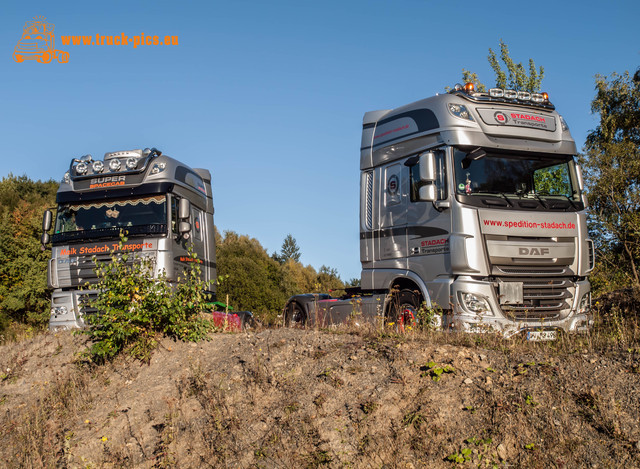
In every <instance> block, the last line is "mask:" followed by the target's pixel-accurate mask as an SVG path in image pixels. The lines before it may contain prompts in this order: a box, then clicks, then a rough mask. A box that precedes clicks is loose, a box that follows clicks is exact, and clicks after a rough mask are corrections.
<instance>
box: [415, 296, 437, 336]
mask: <svg viewBox="0 0 640 469" xmlns="http://www.w3.org/2000/svg"><path fill="white" fill-rule="evenodd" d="M443 314H444V312H443V310H442V308H441V307H440V306H439V305H438V304H436V303H433V304H432V305H431V306H427V303H426V302H424V301H423V302H422V304H421V305H420V308H418V311H416V319H417V323H418V328H419V329H421V330H424V331H433V330H437V329H438V328H439V327H440V326H441V325H442V315H443Z"/></svg>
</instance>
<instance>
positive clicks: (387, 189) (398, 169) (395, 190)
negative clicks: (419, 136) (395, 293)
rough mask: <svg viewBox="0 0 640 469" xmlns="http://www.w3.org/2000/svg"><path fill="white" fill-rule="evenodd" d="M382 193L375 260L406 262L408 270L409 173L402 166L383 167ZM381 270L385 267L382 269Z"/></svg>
mask: <svg viewBox="0 0 640 469" xmlns="http://www.w3.org/2000/svg"><path fill="white" fill-rule="evenodd" d="M379 171H380V177H379V178H378V181H379V185H380V190H379V191H377V195H378V207H379V208H380V210H379V212H378V217H374V222H375V221H377V222H378V223H377V224H378V226H377V227H376V228H377V230H375V229H374V230H375V231H374V232H375V239H376V241H377V242H375V243H374V244H375V245H377V246H376V249H375V260H376V261H381V260H387V259H403V258H404V259H403V260H402V261H401V263H403V264H405V266H401V265H397V264H396V265H394V266H393V267H395V268H404V267H406V262H405V260H406V257H407V203H408V198H409V169H408V168H407V167H406V166H404V165H403V164H401V163H394V164H391V165H388V166H383V167H381V168H380V169H379ZM381 267H382V266H381Z"/></svg>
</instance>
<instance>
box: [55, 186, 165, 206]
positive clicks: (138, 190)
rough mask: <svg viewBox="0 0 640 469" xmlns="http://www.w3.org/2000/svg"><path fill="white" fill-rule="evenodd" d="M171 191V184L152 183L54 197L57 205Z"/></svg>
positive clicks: (68, 193) (60, 194)
mask: <svg viewBox="0 0 640 469" xmlns="http://www.w3.org/2000/svg"><path fill="white" fill-rule="evenodd" d="M172 190H173V183H172V182H153V183H148V184H141V185H139V186H136V187H128V188H122V189H106V190H94V191H91V192H72V191H69V192H58V194H57V195H56V202H57V203H59V204H64V203H69V202H89V201H92V200H100V199H115V198H121V197H130V196H132V195H148V194H166V193H168V192H171V191H172Z"/></svg>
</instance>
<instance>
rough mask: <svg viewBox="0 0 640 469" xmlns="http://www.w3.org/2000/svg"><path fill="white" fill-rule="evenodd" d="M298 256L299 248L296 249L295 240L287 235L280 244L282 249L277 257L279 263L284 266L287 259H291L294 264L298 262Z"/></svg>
mask: <svg viewBox="0 0 640 469" xmlns="http://www.w3.org/2000/svg"><path fill="white" fill-rule="evenodd" d="M300 255H301V254H300V248H299V247H298V243H297V242H296V239H295V238H294V237H293V236H291V234H288V235H287V237H286V238H284V241H283V242H282V249H281V250H280V255H279V256H278V259H279V261H280V263H281V264H284V263H285V262H287V261H288V260H289V259H292V260H294V261H295V262H299V261H300Z"/></svg>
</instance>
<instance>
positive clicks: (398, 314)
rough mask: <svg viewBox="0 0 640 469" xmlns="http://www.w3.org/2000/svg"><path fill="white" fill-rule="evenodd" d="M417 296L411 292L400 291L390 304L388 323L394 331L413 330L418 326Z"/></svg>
mask: <svg viewBox="0 0 640 469" xmlns="http://www.w3.org/2000/svg"><path fill="white" fill-rule="evenodd" d="M418 304H419V301H418V296H417V295H416V294H415V293H414V292H412V291H411V290H402V291H400V293H398V294H397V296H396V297H395V298H394V300H393V301H392V303H391V306H390V311H389V321H390V322H391V323H392V324H393V326H394V328H395V329H396V331H398V332H400V333H404V332H407V331H410V330H415V329H416V327H417V325H418Z"/></svg>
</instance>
